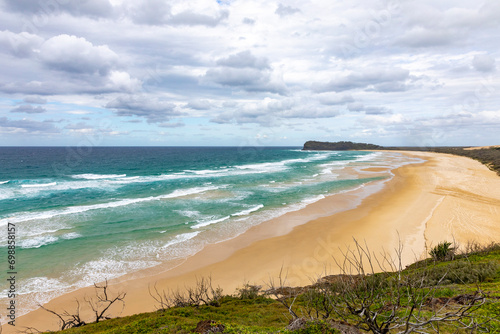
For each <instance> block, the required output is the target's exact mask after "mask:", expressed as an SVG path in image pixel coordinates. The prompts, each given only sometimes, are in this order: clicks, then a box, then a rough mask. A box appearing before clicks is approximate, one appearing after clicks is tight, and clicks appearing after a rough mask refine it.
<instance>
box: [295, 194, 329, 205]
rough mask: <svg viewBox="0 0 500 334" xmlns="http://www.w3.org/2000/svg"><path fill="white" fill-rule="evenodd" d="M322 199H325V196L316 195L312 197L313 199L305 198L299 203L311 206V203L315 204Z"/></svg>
mask: <svg viewBox="0 0 500 334" xmlns="http://www.w3.org/2000/svg"><path fill="white" fill-rule="evenodd" d="M323 198H325V195H318V196H314V197H309V198H305V199H303V200H302V201H301V202H302V203H304V204H312V203H315V202H317V201H319V200H321V199H323Z"/></svg>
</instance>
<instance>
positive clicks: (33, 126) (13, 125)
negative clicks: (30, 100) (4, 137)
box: [0, 117, 60, 134]
mask: <svg viewBox="0 0 500 334" xmlns="http://www.w3.org/2000/svg"><path fill="white" fill-rule="evenodd" d="M0 129H2V132H13V133H29V134H52V133H58V132H60V130H59V129H58V128H56V127H55V126H54V124H52V123H51V122H48V121H45V122H39V121H33V120H30V119H21V120H11V119H8V118H7V117H0Z"/></svg>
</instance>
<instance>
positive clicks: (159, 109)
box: [106, 95, 181, 123]
mask: <svg viewBox="0 0 500 334" xmlns="http://www.w3.org/2000/svg"><path fill="white" fill-rule="evenodd" d="M106 108H108V109H113V110H114V112H115V113H116V114H117V115H119V116H137V117H143V118H145V119H146V120H147V121H148V123H160V122H165V121H168V120H169V119H170V118H171V117H172V116H179V115H181V113H180V112H178V111H177V110H176V109H175V104H173V103H170V102H167V101H163V100H160V99H158V98H152V97H148V96H144V95H138V96H136V95H120V96H118V97H117V98H116V99H114V100H112V101H110V102H108V103H107V104H106Z"/></svg>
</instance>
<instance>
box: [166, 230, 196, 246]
mask: <svg viewBox="0 0 500 334" xmlns="http://www.w3.org/2000/svg"><path fill="white" fill-rule="evenodd" d="M198 234H200V232H191V233H184V234H179V235H177V236H175V238H173V239H172V240H170V241H169V242H167V243H166V244H165V245H163V248H167V247H170V246H173V245H176V244H180V243H181V242H185V241H188V240H190V239H193V238H194V237H196V236H197V235H198Z"/></svg>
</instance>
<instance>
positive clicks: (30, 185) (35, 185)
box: [21, 182, 57, 188]
mask: <svg viewBox="0 0 500 334" xmlns="http://www.w3.org/2000/svg"><path fill="white" fill-rule="evenodd" d="M56 184H57V183H56V182H51V183H38V184H23V185H21V187H22V188H44V187H53V186H55V185H56Z"/></svg>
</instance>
